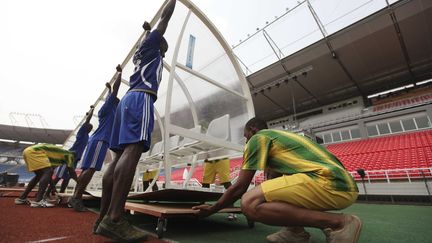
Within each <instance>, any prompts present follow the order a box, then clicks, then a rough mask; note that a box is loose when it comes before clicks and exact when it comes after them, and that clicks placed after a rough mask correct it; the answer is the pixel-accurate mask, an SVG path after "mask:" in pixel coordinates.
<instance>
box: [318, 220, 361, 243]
mask: <svg viewBox="0 0 432 243" xmlns="http://www.w3.org/2000/svg"><path fill="white" fill-rule="evenodd" d="M361 228H362V221H361V220H360V219H359V218H358V217H357V216H355V215H345V224H344V227H343V228H342V229H340V230H332V229H324V230H323V231H324V234H325V235H326V242H327V243H336V242H344V243H357V242H358V240H359V237H360V231H361Z"/></svg>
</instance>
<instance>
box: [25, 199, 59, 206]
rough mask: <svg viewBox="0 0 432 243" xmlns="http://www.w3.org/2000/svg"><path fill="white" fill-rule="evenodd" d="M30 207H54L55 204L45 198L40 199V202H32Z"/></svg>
mask: <svg viewBox="0 0 432 243" xmlns="http://www.w3.org/2000/svg"><path fill="white" fill-rule="evenodd" d="M30 207H32V208H52V207H54V204H52V203H49V202H47V201H46V200H45V199H42V200H40V201H39V202H35V201H33V202H31V204H30Z"/></svg>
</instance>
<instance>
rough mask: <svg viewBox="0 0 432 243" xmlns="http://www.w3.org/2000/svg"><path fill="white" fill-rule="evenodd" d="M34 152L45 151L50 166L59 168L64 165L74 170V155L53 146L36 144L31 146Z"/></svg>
mask: <svg viewBox="0 0 432 243" xmlns="http://www.w3.org/2000/svg"><path fill="white" fill-rule="evenodd" d="M32 149H33V150H35V151H40V150H42V151H45V153H46V155H47V157H48V159H49V162H50V164H51V166H53V167H54V166H59V165H64V164H66V166H67V167H70V168H74V167H75V165H74V158H75V154H74V153H73V152H71V151H69V150H66V149H62V148H60V147H57V146H55V145H53V144H45V143H43V144H37V145H33V146H32Z"/></svg>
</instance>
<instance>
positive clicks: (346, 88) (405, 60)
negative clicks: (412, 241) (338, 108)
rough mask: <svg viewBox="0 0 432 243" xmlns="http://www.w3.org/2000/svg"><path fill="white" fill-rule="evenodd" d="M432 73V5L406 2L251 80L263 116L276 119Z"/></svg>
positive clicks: (257, 109) (426, 0)
mask: <svg viewBox="0 0 432 243" xmlns="http://www.w3.org/2000/svg"><path fill="white" fill-rule="evenodd" d="M431 70H432V1H429V0H411V1H409V0H406V1H399V2H397V3H396V4H393V5H392V6H391V7H390V8H386V9H383V10H381V11H379V12H377V13H375V14H373V15H370V16H368V17H366V18H364V19H362V20H360V21H358V22H356V23H354V24H352V25H351V26H349V27H347V28H344V29H343V30H341V31H339V32H336V33H335V34H332V35H330V36H328V37H327V38H324V39H322V40H320V41H318V42H316V43H314V44H312V45H310V46H308V47H306V48H304V49H302V50H300V51H298V52H296V53H294V54H292V55H290V56H288V57H286V58H284V59H281V61H280V62H277V63H274V64H272V65H270V66H268V67H266V68H264V69H262V70H260V71H258V72H255V73H253V74H251V75H250V76H248V77H247V79H248V81H249V85H250V86H251V91H252V94H253V95H252V96H253V100H254V106H255V112H256V114H257V116H258V117H260V118H262V119H264V120H272V119H276V118H280V117H284V116H288V115H291V114H293V113H294V109H293V102H295V103H294V104H295V109H296V110H295V112H302V111H306V110H310V109H313V108H317V107H321V106H323V105H328V104H331V103H335V102H338V101H342V100H345V99H348V98H352V97H356V96H363V97H367V96H368V95H371V94H374V93H377V92H381V91H384V90H388V89H392V88H397V87H400V86H403V85H408V84H413V83H415V82H418V81H422V80H425V79H428V78H431V77H432V72H431ZM294 76H296V77H294ZM286 80H288V81H287V82H286ZM269 87H270V88H269ZM293 96H294V100H293Z"/></svg>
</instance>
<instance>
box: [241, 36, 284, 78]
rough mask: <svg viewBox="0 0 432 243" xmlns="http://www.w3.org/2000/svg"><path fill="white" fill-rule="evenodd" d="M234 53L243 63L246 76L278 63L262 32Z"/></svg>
mask: <svg viewBox="0 0 432 243" xmlns="http://www.w3.org/2000/svg"><path fill="white" fill-rule="evenodd" d="M234 53H235V54H236V56H237V57H238V58H239V60H240V61H241V63H242V65H241V67H242V69H243V72H244V73H245V74H246V75H249V74H252V73H254V72H256V71H258V70H260V69H262V68H264V67H266V66H268V65H270V64H272V63H274V62H276V61H278V58H277V57H276V56H275V54H274V53H273V50H272V48H271V46H270V45H269V44H268V43H267V41H266V40H265V38H264V36H263V34H262V32H260V33H257V34H256V35H254V36H252V37H251V38H250V39H248V40H247V41H246V42H244V43H242V44H241V45H239V46H237V47H235V48H234Z"/></svg>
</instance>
